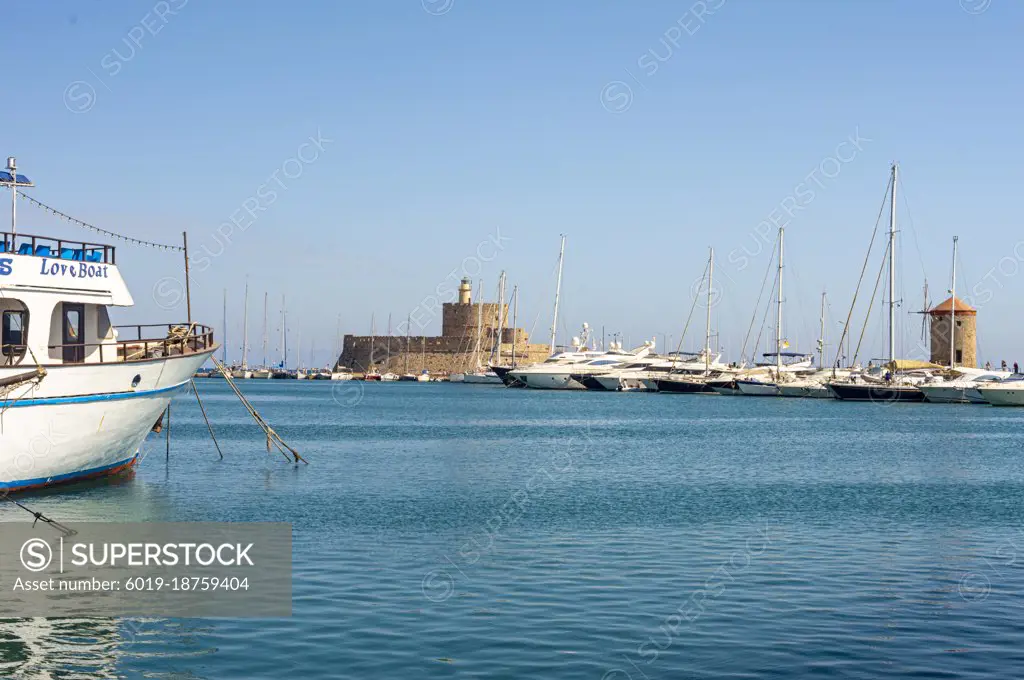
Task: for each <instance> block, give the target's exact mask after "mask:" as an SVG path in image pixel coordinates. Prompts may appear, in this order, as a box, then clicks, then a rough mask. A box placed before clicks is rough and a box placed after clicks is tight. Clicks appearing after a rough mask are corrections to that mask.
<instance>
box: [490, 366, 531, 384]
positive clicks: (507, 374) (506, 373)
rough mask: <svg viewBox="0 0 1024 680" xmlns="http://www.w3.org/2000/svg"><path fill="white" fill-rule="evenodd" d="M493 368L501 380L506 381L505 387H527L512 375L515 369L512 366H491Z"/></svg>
mask: <svg viewBox="0 0 1024 680" xmlns="http://www.w3.org/2000/svg"><path fill="white" fill-rule="evenodd" d="M491 370H492V371H494V372H495V373H496V374H497V375H498V378H500V379H501V382H503V383H505V387H526V385H524V384H523V383H522V382H521V381H520V380H518V379H516V378H515V376H513V375H512V371H514V370H515V368H513V367H512V366H491Z"/></svg>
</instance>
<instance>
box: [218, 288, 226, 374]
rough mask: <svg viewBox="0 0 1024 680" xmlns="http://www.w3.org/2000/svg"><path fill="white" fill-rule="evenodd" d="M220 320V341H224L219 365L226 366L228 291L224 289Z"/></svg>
mask: <svg viewBox="0 0 1024 680" xmlns="http://www.w3.org/2000/svg"><path fill="white" fill-rule="evenodd" d="M221 319H222V320H223V322H224V332H223V333H221V339H222V340H223V341H224V348H223V349H222V350H221V353H220V360H221V363H222V364H224V365H225V366H227V363H228V289H227V288H225V289H224V313H223V316H222V317H221Z"/></svg>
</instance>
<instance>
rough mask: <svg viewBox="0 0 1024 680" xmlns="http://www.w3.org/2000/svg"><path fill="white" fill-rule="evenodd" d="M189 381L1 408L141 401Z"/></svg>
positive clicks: (15, 401)
mask: <svg viewBox="0 0 1024 680" xmlns="http://www.w3.org/2000/svg"><path fill="white" fill-rule="evenodd" d="M187 383H188V381H185V382H183V383H179V384H177V385H171V386H170V387H161V388H159V389H155V390H144V391H142V392H109V393H107V394H83V395H81V396H77V397H45V398H42V399H9V400H7V401H0V408H24V407H26V406H47V405H53V404H90V403H93V402H97V401H122V400H124V399H139V398H141V397H152V396H154V395H157V394H164V393H166V392H172V391H174V390H176V389H179V388H181V387H184V386H185V385H186V384H187Z"/></svg>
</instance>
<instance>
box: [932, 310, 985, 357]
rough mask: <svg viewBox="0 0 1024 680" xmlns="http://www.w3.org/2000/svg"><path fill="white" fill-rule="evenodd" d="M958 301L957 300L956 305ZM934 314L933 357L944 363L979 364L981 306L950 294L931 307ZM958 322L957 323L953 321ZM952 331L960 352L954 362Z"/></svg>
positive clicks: (955, 344)
mask: <svg viewBox="0 0 1024 680" xmlns="http://www.w3.org/2000/svg"><path fill="white" fill-rule="evenodd" d="M954 302H955V303H956V304H955V306H954ZM928 315H929V316H930V317H931V348H932V351H931V361H932V363H934V364H941V365H943V366H950V365H954V366H969V367H972V368H973V367H976V366H977V365H978V348H977V345H978V336H977V332H978V328H977V318H978V310H976V309H975V308H974V307H971V306H970V305H969V304H967V303H966V302H964V301H963V300H961V299H959V298H949V299H948V300H946V301H945V302H942V303H940V304H938V305H936V306H935V307H932V308H931V309H930V310H928ZM951 320H952V321H953V322H954V325H953V327H952V328H951V326H950V321H951ZM950 332H952V334H953V335H952V337H953V351H954V352H955V353H956V356H955V357H953V361H952V363H951V362H950V356H949V350H950V344H949V339H950Z"/></svg>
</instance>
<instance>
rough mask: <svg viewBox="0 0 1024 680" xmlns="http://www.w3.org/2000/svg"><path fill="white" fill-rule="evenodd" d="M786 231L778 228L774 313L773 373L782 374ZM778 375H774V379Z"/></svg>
mask: <svg viewBox="0 0 1024 680" xmlns="http://www.w3.org/2000/svg"><path fill="white" fill-rule="evenodd" d="M785 236H786V229H785V228H784V227H779V285H778V288H777V293H778V295H777V296H776V297H777V300H776V304H777V308H776V311H775V372H776V374H778V373H781V372H782V242H783V241H784V240H785ZM777 377H778V375H776V378H777Z"/></svg>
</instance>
